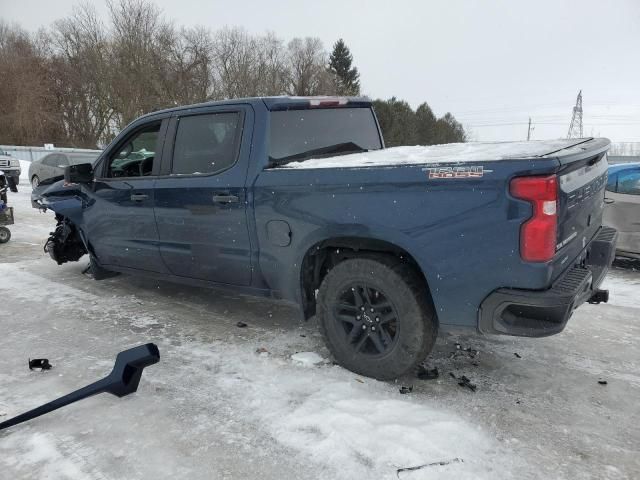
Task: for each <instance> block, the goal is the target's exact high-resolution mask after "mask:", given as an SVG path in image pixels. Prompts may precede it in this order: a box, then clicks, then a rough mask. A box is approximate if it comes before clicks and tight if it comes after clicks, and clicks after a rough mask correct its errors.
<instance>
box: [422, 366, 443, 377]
mask: <svg viewBox="0 0 640 480" xmlns="http://www.w3.org/2000/svg"><path fill="white" fill-rule="evenodd" d="M439 376H440V373H439V372H438V367H434V368H430V369H429V368H425V367H424V366H423V365H418V371H417V372H416V377H418V378H419V379H420V380H433V379H436V378H438V377H439Z"/></svg>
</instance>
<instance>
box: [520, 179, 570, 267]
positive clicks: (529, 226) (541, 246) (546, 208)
mask: <svg viewBox="0 0 640 480" xmlns="http://www.w3.org/2000/svg"><path fill="white" fill-rule="evenodd" d="M510 191H511V195H513V196H514V197H515V198H518V199H520V200H526V201H527V202H529V203H530V204H531V207H532V208H533V215H532V216H531V218H530V219H529V220H527V221H526V222H525V223H524V224H523V225H522V227H520V256H521V257H522V259H523V260H524V261H525V262H547V261H549V260H551V259H552V258H553V256H554V255H555V253H556V241H557V238H556V237H557V231H558V213H557V210H558V178H557V177H556V176H555V175H549V176H546V177H517V178H514V179H513V180H511V184H510Z"/></svg>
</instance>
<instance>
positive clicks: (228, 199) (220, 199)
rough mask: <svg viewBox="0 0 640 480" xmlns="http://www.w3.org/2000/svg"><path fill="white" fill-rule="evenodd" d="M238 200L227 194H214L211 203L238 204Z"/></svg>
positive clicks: (234, 196)
mask: <svg viewBox="0 0 640 480" xmlns="http://www.w3.org/2000/svg"><path fill="white" fill-rule="evenodd" d="M238 201H239V198H238V197H237V196H236V195H228V194H226V193H225V194H217V193H216V194H214V195H213V202H214V203H238Z"/></svg>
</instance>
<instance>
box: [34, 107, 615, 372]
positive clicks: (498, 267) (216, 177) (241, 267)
mask: <svg viewBox="0 0 640 480" xmlns="http://www.w3.org/2000/svg"><path fill="white" fill-rule="evenodd" d="M608 148H609V141H608V140H606V139H595V138H583V139H570V140H566V139H565V140H554V141H537V142H536V141H531V142H515V143H462V144H450V145H440V146H429V147H419V146H418V147H397V148H389V149H385V148H384V141H383V138H382V134H381V132H380V128H379V126H378V122H377V120H376V116H375V113H374V111H373V108H372V105H371V102H370V101H369V100H368V99H366V98H334V97H311V98H310V97H306V98H305V97H271V98H249V99H240V100H228V101H221V102H211V103H204V104H199V105H192V106H187V107H180V108H173V109H170V110H163V111H159V112H155V113H151V114H149V115H145V116H143V117H141V118H139V119H138V120H136V121H134V122H133V123H132V124H130V125H129V126H128V127H126V128H125V129H124V130H123V131H122V132H121V133H120V134H119V135H118V136H117V138H116V139H115V140H114V141H113V142H112V143H111V145H110V146H109V147H108V148H106V149H105V150H104V152H103V153H102V154H101V156H100V158H99V159H98V161H97V163H95V166H94V167H92V166H91V165H90V164H87V165H76V166H71V167H68V168H67V170H66V172H65V178H64V179H59V180H58V181H50V182H47V184H44V185H43V184H41V185H40V186H39V187H38V188H37V189H36V190H35V191H34V193H33V197H32V202H33V205H34V207H37V208H44V209H51V210H53V211H54V212H55V213H56V219H57V222H58V224H57V227H56V230H55V232H54V233H53V234H52V235H51V237H50V238H49V240H48V241H47V244H46V247H45V249H46V251H47V252H48V253H49V254H50V255H51V257H52V258H53V259H54V260H55V261H57V262H58V263H59V264H62V263H64V262H67V261H76V260H78V259H80V257H82V256H83V255H85V254H88V255H89V261H90V266H91V270H92V272H93V275H94V277H95V278H97V279H99V278H102V277H104V276H106V275H108V274H110V273H112V272H124V273H130V274H142V275H149V276H153V277H158V278H162V279H167V280H171V281H179V282H187V283H190V284H194V285H207V286H214V287H226V288H230V289H233V290H236V291H242V292H245V293H251V294H256V295H262V296H267V297H275V298H279V299H284V300H288V301H291V302H293V303H295V304H297V305H299V306H300V309H301V312H302V313H303V315H304V317H305V318H309V317H311V316H313V315H316V316H317V320H318V324H319V328H320V330H321V332H322V334H323V336H324V338H325V341H326V343H327V346H328V348H329V350H330V351H331V353H332V355H333V356H334V357H335V359H336V360H337V361H338V362H339V363H340V364H342V365H343V366H345V367H346V368H348V369H351V370H352V371H355V372H357V373H360V374H363V375H369V376H372V377H376V378H380V379H390V378H396V377H398V376H400V375H402V374H404V373H405V372H408V371H409V370H410V369H412V368H413V367H414V366H415V365H416V364H418V363H419V362H420V361H422V360H423V359H424V357H425V356H426V355H427V354H428V353H429V352H430V350H431V349H432V347H433V345H434V342H435V338H436V335H437V332H438V329H439V328H440V327H447V326H466V327H473V328H475V329H477V330H478V331H480V332H483V333H493V334H507V335H520V336H530V337H539V336H545V335H551V334H555V333H558V332H560V331H562V330H563V328H564V327H565V325H566V323H567V321H568V319H569V317H570V316H571V314H572V312H573V311H574V309H576V308H577V307H578V306H579V305H580V304H581V303H583V302H585V301H589V302H591V303H599V302H606V301H607V292H606V291H604V290H600V289H599V288H598V287H599V285H600V283H601V282H602V280H603V278H604V276H605V274H606V272H607V270H608V268H609V266H610V264H611V262H612V260H613V256H614V251H615V241H616V231H615V230H613V229H611V228H606V227H602V225H601V221H602V213H603V201H604V190H605V185H606V183H607V182H606V180H607V159H606V153H607V150H608ZM43 183H45V182H43Z"/></svg>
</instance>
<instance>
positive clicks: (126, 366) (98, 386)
mask: <svg viewBox="0 0 640 480" xmlns="http://www.w3.org/2000/svg"><path fill="white" fill-rule="evenodd" d="M159 361H160V351H159V350H158V347H157V346H156V345H155V344H153V343H147V344H146V345H139V346H137V347H134V348H130V349H129V350H125V351H124V352H120V353H119V354H118V356H117V357H116V363H115V365H114V366H113V370H112V371H111V373H110V374H109V375H108V376H107V377H105V378H103V379H102V380H98V381H97V382H94V383H92V384H90V385H87V386H86V387H83V388H81V389H80V390H76V391H75V392H72V393H69V394H68V395H65V396H64V397H60V398H58V399H56V400H53V401H52V402H49V403H45V404H44V405H41V406H40V407H37V408H34V409H33V410H30V411H28V412H25V413H23V414H21V415H18V416H17V417H14V418H10V419H9V420H6V421H4V422H2V423H0V430H2V429H5V428H9V427H12V426H14V425H17V424H19V423H22V422H26V421H27V420H31V419H33V418H36V417H39V416H40V415H44V414H45V413H49V412H52V411H54V410H57V409H58V408H60V407H64V406H66V405H69V404H71V403H74V402H77V401H78V400H82V399H84V398H88V397H91V396H93V395H97V394H99V393H110V394H112V395H115V396H116V397H124V396H125V395H129V394H130V393H133V392H135V391H136V390H138V384H139V383H140V377H141V376H142V371H143V370H144V369H145V367H148V366H150V365H153V364H155V363H158V362H159Z"/></svg>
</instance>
